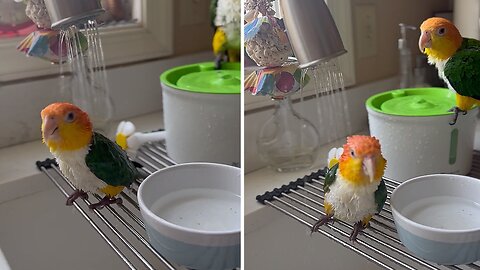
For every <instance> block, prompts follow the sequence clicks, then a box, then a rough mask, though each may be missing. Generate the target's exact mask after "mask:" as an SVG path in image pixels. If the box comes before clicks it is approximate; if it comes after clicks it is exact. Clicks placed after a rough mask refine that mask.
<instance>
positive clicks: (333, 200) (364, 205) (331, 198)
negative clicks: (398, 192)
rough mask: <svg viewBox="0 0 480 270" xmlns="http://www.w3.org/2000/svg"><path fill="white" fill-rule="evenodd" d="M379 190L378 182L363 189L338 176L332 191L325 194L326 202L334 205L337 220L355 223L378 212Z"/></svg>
mask: <svg viewBox="0 0 480 270" xmlns="http://www.w3.org/2000/svg"><path fill="white" fill-rule="evenodd" d="M377 189H378V182H374V183H372V184H369V185H366V186H361V187H360V186H353V185H352V184H350V183H349V182H347V181H345V180H344V179H343V178H342V177H341V176H339V175H337V179H336V180H335V182H333V184H332V185H331V186H330V191H329V192H328V193H327V194H325V201H326V202H328V203H329V204H331V205H332V207H333V211H334V217H335V218H337V219H340V220H343V221H345V222H351V223H353V222H357V221H361V220H362V219H363V218H365V217H366V216H368V215H373V214H375V213H376V212H377V205H376V203H375V191H376V190H377Z"/></svg>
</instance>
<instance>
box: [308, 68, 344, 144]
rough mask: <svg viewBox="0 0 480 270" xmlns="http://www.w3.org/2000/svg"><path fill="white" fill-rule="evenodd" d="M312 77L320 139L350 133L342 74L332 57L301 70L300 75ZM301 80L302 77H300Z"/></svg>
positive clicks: (329, 139) (328, 139)
mask: <svg viewBox="0 0 480 270" xmlns="http://www.w3.org/2000/svg"><path fill="white" fill-rule="evenodd" d="M307 74H309V76H310V77H312V79H311V81H312V82H313V84H314V85H313V87H314V90H315V96H316V103H317V104H316V105H317V106H316V107H317V108H316V109H317V121H318V123H317V126H318V127H319V128H318V131H319V133H320V138H321V139H320V140H321V141H323V142H324V143H327V142H331V141H334V140H336V139H338V138H340V137H343V136H345V135H350V134H351V133H352V126H351V122H350V116H349V114H348V104H347V98H346V95H345V91H344V90H345V83H344V80H343V74H342V72H341V71H340V68H339V66H338V61H337V60H336V59H332V60H329V61H325V62H322V63H320V64H318V65H316V66H314V67H311V68H308V69H305V70H303V72H302V77H304V76H306V75H307ZM302 80H303V78H302Z"/></svg>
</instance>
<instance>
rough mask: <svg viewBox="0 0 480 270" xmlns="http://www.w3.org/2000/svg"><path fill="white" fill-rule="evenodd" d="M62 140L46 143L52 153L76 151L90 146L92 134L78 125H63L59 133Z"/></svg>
mask: <svg viewBox="0 0 480 270" xmlns="http://www.w3.org/2000/svg"><path fill="white" fill-rule="evenodd" d="M58 132H59V133H60V134H59V135H60V138H61V139H60V140H49V141H48V142H46V144H47V146H48V147H49V148H50V151H52V152H56V151H74V150H78V149H81V148H84V147H85V146H87V145H89V144H90V142H91V140H92V132H91V131H90V130H85V129H82V128H80V127H79V126H77V125H63V126H62V127H60V128H59V131H58Z"/></svg>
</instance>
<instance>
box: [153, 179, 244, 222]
mask: <svg viewBox="0 0 480 270" xmlns="http://www.w3.org/2000/svg"><path fill="white" fill-rule="evenodd" d="M240 205H241V202H240V196H238V195H237V194H235V193H232V192H228V191H225V190H219V189H207V188H192V189H183V190H179V191H175V192H171V193H169V194H167V195H165V196H162V197H161V198H160V199H159V200H157V201H156V202H155V203H154V204H153V205H152V208H151V210H152V212H153V213H155V214H156V215H157V216H159V217H161V218H163V219H164V220H166V221H168V222H170V223H173V224H176V225H179V226H182V227H186V228H190V229H196V230H202V231H212V232H213V231H234V230H240V220H241V219H240Z"/></svg>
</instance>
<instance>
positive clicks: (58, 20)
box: [45, 0, 105, 29]
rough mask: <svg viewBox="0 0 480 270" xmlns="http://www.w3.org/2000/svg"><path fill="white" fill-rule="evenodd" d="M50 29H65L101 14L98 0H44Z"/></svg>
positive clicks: (101, 10)
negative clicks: (50, 24) (50, 23)
mask: <svg viewBox="0 0 480 270" xmlns="http://www.w3.org/2000/svg"><path fill="white" fill-rule="evenodd" d="M45 5H46V7H47V10H48V14H49V15H50V19H51V20H52V26H51V27H52V29H67V28H68V27H70V26H72V25H76V24H79V23H83V22H86V21H88V20H91V19H94V18H96V17H97V16H99V15H101V14H103V13H104V12H105V10H104V9H103V8H102V4H101V3H100V0H81V1H79V0H45Z"/></svg>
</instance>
